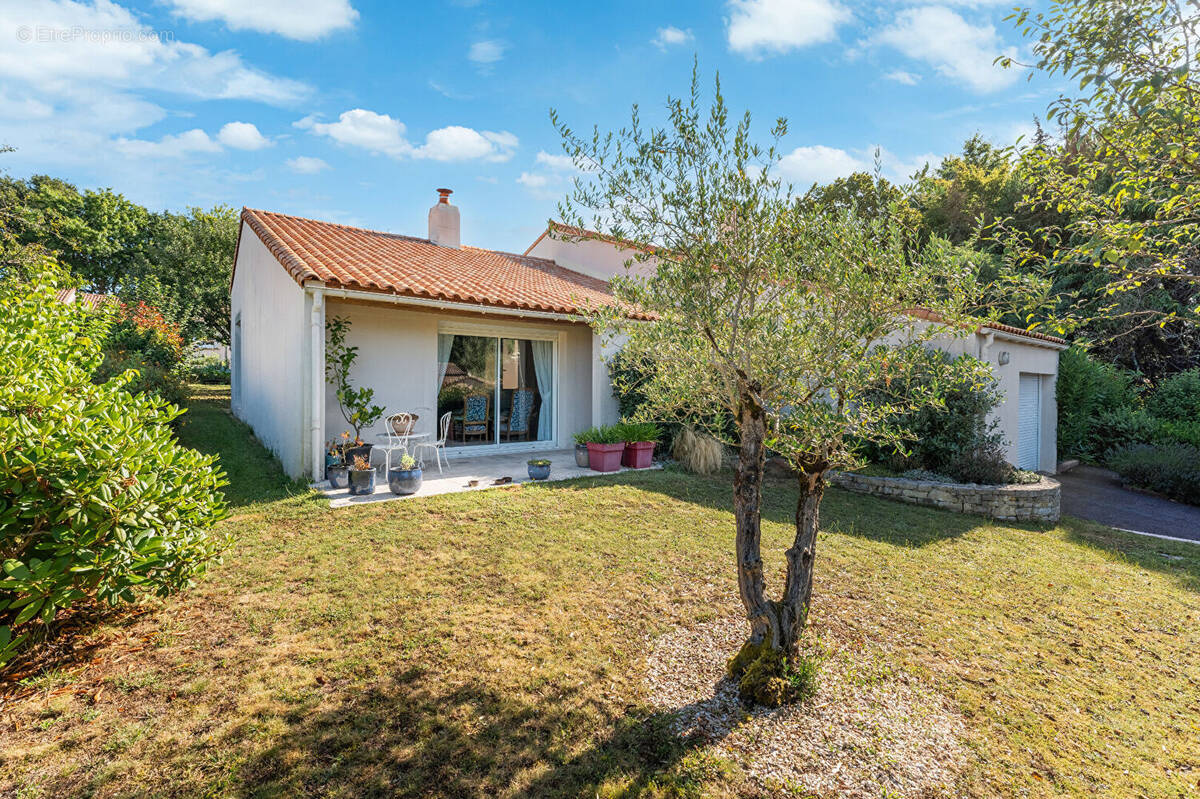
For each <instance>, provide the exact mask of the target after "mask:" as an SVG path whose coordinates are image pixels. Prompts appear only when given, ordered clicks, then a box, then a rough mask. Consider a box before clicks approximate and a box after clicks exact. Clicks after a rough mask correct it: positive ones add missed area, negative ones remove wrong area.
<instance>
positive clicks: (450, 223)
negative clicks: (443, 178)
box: [429, 189, 462, 250]
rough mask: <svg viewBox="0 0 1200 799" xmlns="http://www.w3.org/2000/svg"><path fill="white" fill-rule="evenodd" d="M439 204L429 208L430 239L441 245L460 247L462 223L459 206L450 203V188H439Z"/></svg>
mask: <svg viewBox="0 0 1200 799" xmlns="http://www.w3.org/2000/svg"><path fill="white" fill-rule="evenodd" d="M437 192H438V195H439V196H438V201H437V205H435V206H433V207H432V208H430V209H429V240H430V241H431V242H433V243H434V244H436V245H438V246H439V247H453V248H454V249H456V250H457V249H458V248H459V246H460V244H459V234H460V231H461V229H462V223H461V222H460V221H459V218H458V207H457V206H454V205H451V204H450V195H451V194H453V193H454V192H452V191H450V189H438V190H437Z"/></svg>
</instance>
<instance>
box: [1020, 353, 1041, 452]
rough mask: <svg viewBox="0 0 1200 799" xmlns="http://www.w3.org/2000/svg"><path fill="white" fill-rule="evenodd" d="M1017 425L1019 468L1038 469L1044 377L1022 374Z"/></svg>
mask: <svg viewBox="0 0 1200 799" xmlns="http://www.w3.org/2000/svg"><path fill="white" fill-rule="evenodd" d="M1018 404H1019V406H1020V417H1019V423H1018V425H1017V468H1019V469H1031V470H1036V469H1037V468H1038V467H1039V466H1041V452H1042V378H1041V375H1028V374H1022V375H1021V386H1020V397H1019V403H1018Z"/></svg>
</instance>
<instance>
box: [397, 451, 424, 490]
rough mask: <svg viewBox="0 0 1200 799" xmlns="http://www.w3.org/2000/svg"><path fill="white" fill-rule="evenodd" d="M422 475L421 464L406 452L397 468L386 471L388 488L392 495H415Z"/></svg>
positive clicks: (419, 486)
mask: <svg viewBox="0 0 1200 799" xmlns="http://www.w3.org/2000/svg"><path fill="white" fill-rule="evenodd" d="M423 474H424V472H423V471H422V470H421V463H420V462H419V461H418V460H417V459H416V458H414V457H413V456H412V455H409V454H408V453H407V452H406V453H404V456H403V457H402V458H400V465H399V466H393V467H392V468H390V469H388V488H390V489H392V493H393V494H401V495H404V494H415V493H417V492H418V491H420V490H421V481H422V476H423Z"/></svg>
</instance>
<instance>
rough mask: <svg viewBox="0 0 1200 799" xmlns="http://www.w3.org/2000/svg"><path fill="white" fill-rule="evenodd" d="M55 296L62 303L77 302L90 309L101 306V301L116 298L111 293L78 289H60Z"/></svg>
mask: <svg viewBox="0 0 1200 799" xmlns="http://www.w3.org/2000/svg"><path fill="white" fill-rule="evenodd" d="M54 298H55V299H56V300H58V301H59V302H62V303H69V302H77V303H79V304H80V305H85V306H87V308H88V310H90V311H94V310H96V309H97V308H99V307H100V305H101V303H105V302H108V301H109V300H111V299H114V297H113V296H112V295H110V294H93V293H92V292H90V291H79V290H77V289H59V290H58V291H56V292H55V294H54Z"/></svg>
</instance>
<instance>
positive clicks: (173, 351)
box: [92, 302, 185, 403]
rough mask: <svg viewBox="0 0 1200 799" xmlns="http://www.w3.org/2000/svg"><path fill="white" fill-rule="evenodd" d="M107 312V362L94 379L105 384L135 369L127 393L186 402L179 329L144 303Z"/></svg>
mask: <svg viewBox="0 0 1200 799" xmlns="http://www.w3.org/2000/svg"><path fill="white" fill-rule="evenodd" d="M104 310H105V312H106V313H109V314H111V315H112V318H111V320H110V323H109V326H108V332H107V334H106V335H105V337H104V342H103V344H102V351H103V354H104V360H103V361H102V362H101V364H100V365H99V366H98V367H97V368H96V369H95V371H94V372H93V374H92V377H93V379H94V380H95V381H96V382H97V383H103V382H105V381H107V380H109V379H111V378H113V377H115V376H117V375H120V374H124V373H125V372H127V371H128V370H130V369H135V370H137V375H136V376H135V377H133V378H132V379H131V380H129V382H128V383H127V384H126V386H125V390H126V391H129V392H131V393H133V394H144V393H147V392H154V393H156V394H158V395H159V396H160V397H162V398H163V399H165V400H166V401H167V402H172V403H180V402H183V400H184V398H185V393H184V389H183V368H182V366H183V337H182V336H181V335H180V333H179V328H178V327H177V326H176V325H172V324H171V323H170V322H168V321H167V320H166V319H165V318H164V317H163V315H162V314H161V313H159V312H158V311H157V310H155V309H154V308H152V307H150V306H149V305H147V304H146V303H144V302H137V303H126V302H121V303H116V304H115V305H113V306H110V307H109V308H106V309H104Z"/></svg>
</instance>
